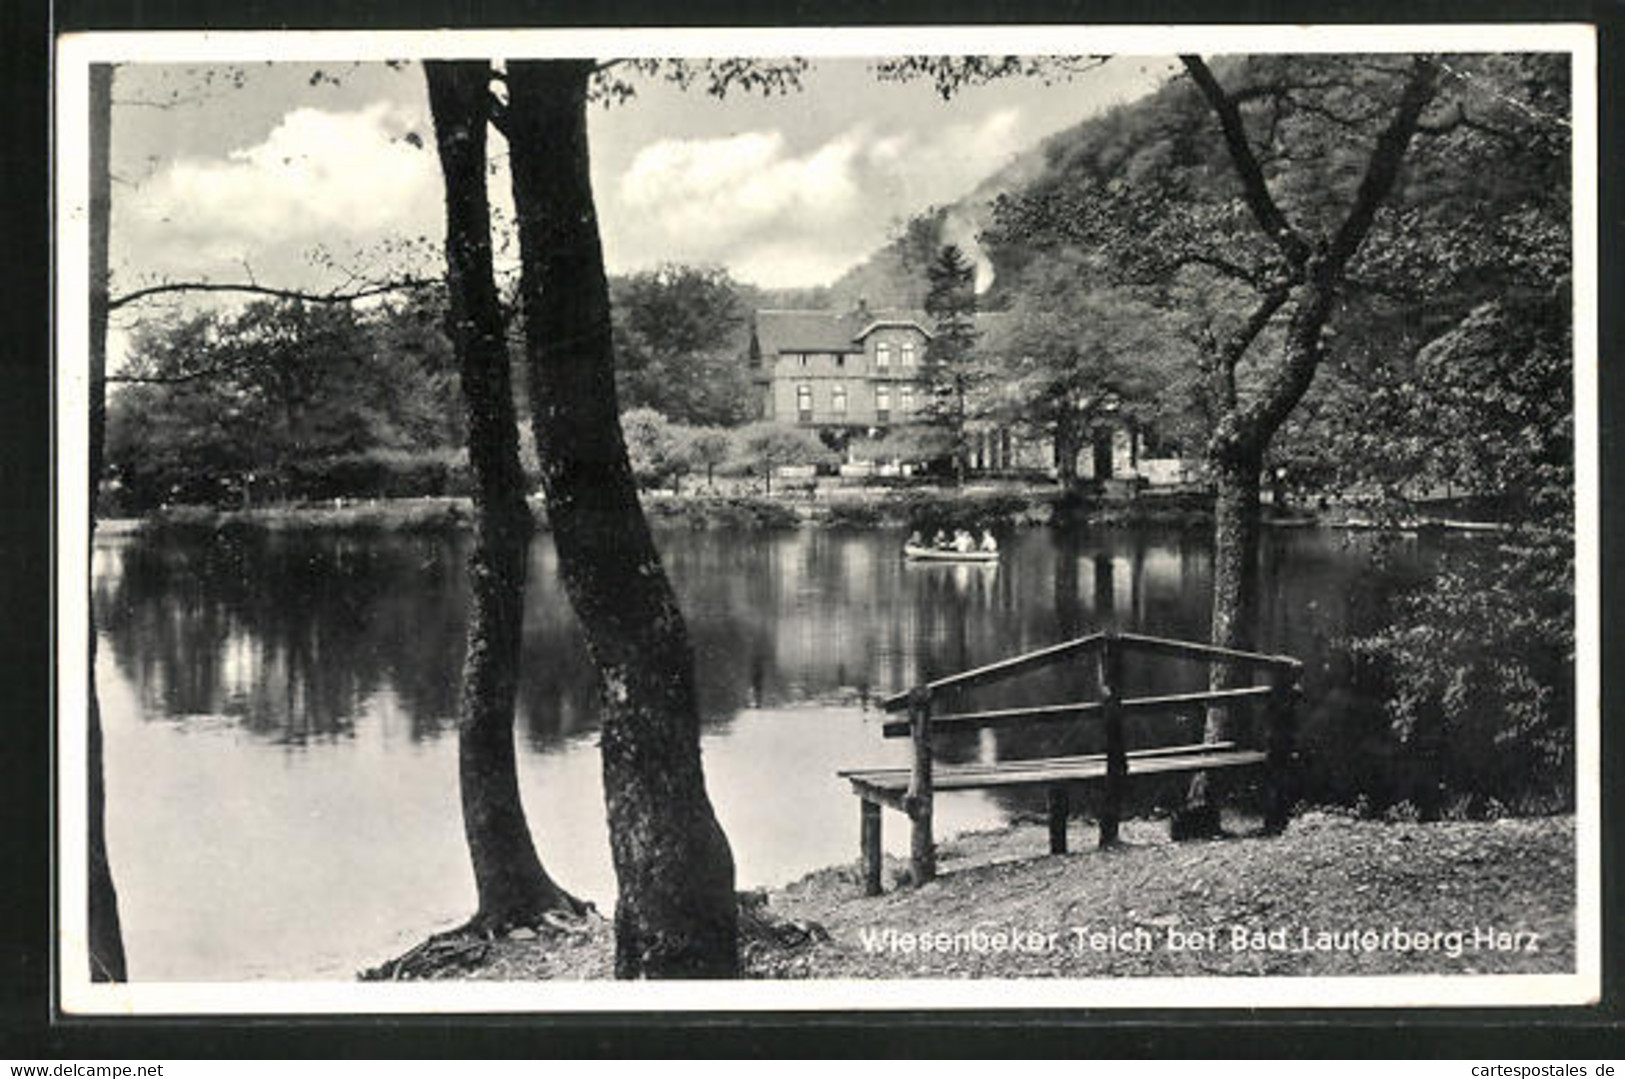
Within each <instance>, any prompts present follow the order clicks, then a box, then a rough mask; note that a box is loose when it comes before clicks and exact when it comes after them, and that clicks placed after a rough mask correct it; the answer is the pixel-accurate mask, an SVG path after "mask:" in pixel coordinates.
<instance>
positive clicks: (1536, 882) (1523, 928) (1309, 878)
mask: <svg viewBox="0 0 1625 1079" xmlns="http://www.w3.org/2000/svg"><path fill="white" fill-rule="evenodd" d="M1238 830H1239V829H1238ZM1124 838H1125V840H1126V843H1125V844H1124V846H1123V847H1121V848H1119V849H1117V850H1113V851H1110V852H1105V853H1102V852H1099V851H1096V850H1094V849H1092V847H1091V846H1090V843H1091V841H1092V836H1091V834H1090V833H1089V831H1088V830H1087V829H1086V828H1085V827H1084V826H1083V825H1082V824H1079V823H1074V825H1073V831H1072V843H1073V845H1074V847H1078V848H1082V849H1080V850H1078V852H1077V853H1073V854H1068V855H1063V856H1059V857H1052V856H1049V855H1048V854H1047V853H1046V851H1047V846H1046V844H1047V832H1046V831H1045V829H1044V828H1043V827H1041V826H1038V825H1016V826H1014V827H1012V828H1008V829H1004V830H1001V831H999V832H993V833H985V834H979V835H973V836H967V837H963V838H961V839H959V840H956V841H955V842H953V843H949V844H945V845H944V847H943V848H942V851H941V872H942V875H941V877H940V878H939V879H938V880H936V881H934V882H932V883H931V884H929V885H927V886H925V887H924V888H918V889H911V888H902V889H898V888H896V887H895V883H894V878H895V874H896V873H897V872H898V871H899V870H900V869H901V868H902V866H901V864H900V863H893V864H888V867H887V869H888V878H890V879H888V885H887V887H888V891H887V892H886V893H885V894H884V895H881V896H877V897H873V898H870V897H865V896H863V895H862V892H861V887H860V885H859V881H858V872H857V867H856V866H855V865H852V866H840V867H833V868H830V869H825V870H821V871H819V872H817V873H813V874H811V875H810V876H808V877H806V878H804V879H803V880H801V881H798V882H796V883H795V884H792V885H790V886H788V887H786V888H784V889H781V890H778V891H775V892H772V893H770V894H769V895H768V897H767V905H766V907H765V912H766V914H767V918H766V919H765V926H766V927H765V929H764V927H763V925H762V924H760V923H761V922H762V920H761V919H752V922H753V926H754V929H753V931H752V932H751V933H750V934H747V943H746V945H745V948H744V954H745V961H746V968H747V971H748V973H749V974H750V976H752V977H768V978H926V977H930V978H940V977H973V978H1029V977H1097V976H1130V977H1132V976H1149V975H1162V976H1168V975H1175V976H1178V975H1259V974H1271V975H1320V976H1328V975H1361V974H1423V973H1442V974H1473V973H1537V972H1538V973H1559V972H1566V971H1570V970H1572V969H1573V968H1574V917H1573V915H1574V860H1575V852H1574V827H1573V820H1572V819H1571V818H1567V817H1548V818H1533V819H1522V820H1503V821H1492V822H1443V823H1433V824H1409V823H1398V824H1390V823H1381V822H1375V821H1360V820H1351V819H1348V818H1343V817H1336V816H1329V815H1324V814H1310V815H1308V816H1306V817H1304V818H1301V819H1299V820H1297V821H1294V822H1293V825H1292V827H1291V828H1290V829H1289V830H1288V831H1287V833H1286V835H1284V836H1281V837H1278V838H1264V837H1260V836H1256V835H1245V834H1244V835H1241V836H1239V837H1237V838H1231V839H1225V840H1218V841H1213V842H1202V843H1180V844H1175V843H1171V842H1169V841H1168V839H1167V837H1166V828H1165V827H1164V826H1162V825H1159V824H1157V823H1154V822H1142V821H1134V822H1129V823H1127V824H1126V825H1125V828H1124ZM815 925H816V926H817V927H821V929H822V931H823V932H816V931H815V932H814V933H813V934H812V936H811V937H809V936H808V935H807V933H805V932H804V931H802V930H804V929H806V928H810V927H812V926H815ZM798 926H799V927H802V929H798V928H797V927H798ZM773 927H777V929H776V931H775V929H774V928H773ZM582 928H583V931H582V932H577V933H551V932H550V933H547V934H546V935H542V936H537V937H533V938H527V939H509V940H500V941H494V942H490V945H489V947H487V948H486V949H485V950H484V952H483V954H481V955H480V956H479V957H478V959H477V961H476V962H474V963H473V964H472V965H467V966H462V967H460V968H458V969H455V970H448V971H447V972H446V976H452V977H474V978H503V979H540V978H603V977H608V976H609V975H610V971H611V969H612V963H611V958H610V957H611V951H612V947H613V945H612V940H611V933H610V930H609V926H608V925H607V923H605V922H603V921H602V920H597V921H592V922H589V923H587V924H586V925H585V926H583V927H582ZM824 933H827V939H824ZM787 942H788V943H787Z"/></svg>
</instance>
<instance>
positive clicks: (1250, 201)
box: [1179, 54, 1309, 266]
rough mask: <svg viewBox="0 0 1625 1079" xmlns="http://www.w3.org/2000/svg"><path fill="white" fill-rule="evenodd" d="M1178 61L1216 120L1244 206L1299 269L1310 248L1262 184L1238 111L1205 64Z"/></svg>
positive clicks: (1185, 59)
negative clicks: (1239, 185) (1239, 182)
mask: <svg viewBox="0 0 1625 1079" xmlns="http://www.w3.org/2000/svg"><path fill="white" fill-rule="evenodd" d="M1179 59H1180V62H1181V63H1183V64H1184V65H1185V70H1186V71H1188V72H1190V76H1191V79H1192V80H1193V81H1195V83H1196V85H1197V88H1198V89H1200V90H1201V91H1202V96H1203V97H1205V98H1206V99H1207V102H1208V105H1209V106H1210V107H1211V108H1212V109H1213V112H1214V114H1215V115H1216V116H1217V117H1218V119H1219V128H1220V130H1221V131H1222V132H1223V133H1224V143H1225V147H1226V148H1227V149H1228V150H1229V152H1230V160H1231V163H1232V164H1233V165H1234V166H1235V168H1236V174H1237V175H1238V176H1239V177H1240V178H1241V186H1242V192H1243V194H1244V195H1245V197H1246V200H1247V206H1248V208H1249V209H1250V210H1252V213H1253V216H1254V217H1255V218H1257V219H1258V224H1259V227H1260V228H1262V229H1263V230H1264V234H1265V235H1267V236H1268V237H1269V238H1270V239H1271V240H1273V241H1275V245H1276V246H1277V247H1279V248H1280V249H1281V253H1282V254H1284V255H1285V256H1286V258H1287V261H1288V262H1290V263H1292V264H1293V265H1294V266H1296V265H1301V264H1302V263H1303V261H1304V260H1305V259H1307V258H1308V257H1309V245H1308V244H1307V243H1305V242H1304V239H1303V237H1302V236H1300V235H1298V231H1297V230H1296V229H1294V228H1293V227H1292V223H1291V222H1290V221H1288V220H1287V219H1286V215H1285V214H1283V213H1282V212H1281V208H1280V207H1279V206H1278V205H1276V203H1275V199H1274V197H1273V196H1272V195H1271V194H1270V190H1269V185H1268V184H1267V183H1266V182H1265V180H1264V170H1263V168H1262V167H1261V166H1260V165H1259V163H1258V158H1257V157H1256V156H1254V154H1253V149H1252V144H1251V143H1249V142H1248V140H1247V125H1246V123H1245V121H1243V120H1242V117H1241V110H1240V109H1239V108H1237V106H1236V103H1235V101H1234V100H1232V99H1231V97H1230V96H1229V95H1228V94H1226V93H1225V92H1224V88H1223V87H1222V86H1220V85H1219V82H1218V80H1217V79H1215V78H1214V77H1213V72H1212V71H1210V70H1209V69H1208V66H1207V63H1206V62H1205V61H1204V60H1203V59H1202V58H1201V57H1200V56H1194V55H1190V54H1184V55H1181V56H1180V58H1179Z"/></svg>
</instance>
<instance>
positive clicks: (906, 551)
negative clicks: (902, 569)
mask: <svg viewBox="0 0 1625 1079" xmlns="http://www.w3.org/2000/svg"><path fill="white" fill-rule="evenodd" d="M903 557H904V558H906V559H908V560H909V561H910V562H982V563H988V562H997V561H998V560H999V552H998V551H955V550H941V549H939V548H936V547H917V546H915V545H914V544H912V543H905V544H904V545H903Z"/></svg>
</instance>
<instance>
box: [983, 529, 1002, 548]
mask: <svg viewBox="0 0 1625 1079" xmlns="http://www.w3.org/2000/svg"><path fill="white" fill-rule="evenodd" d="M998 549H999V541H998V540H996V539H994V538H993V533H991V532H989V531H988V530H987V529H985V528H984V529H982V550H984V551H986V552H987V553H989V554H995V553H997V551H998Z"/></svg>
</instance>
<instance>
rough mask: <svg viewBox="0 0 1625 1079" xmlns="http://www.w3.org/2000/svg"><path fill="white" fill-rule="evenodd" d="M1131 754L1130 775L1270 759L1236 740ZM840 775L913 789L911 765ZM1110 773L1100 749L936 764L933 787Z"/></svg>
mask: <svg viewBox="0 0 1625 1079" xmlns="http://www.w3.org/2000/svg"><path fill="white" fill-rule="evenodd" d="M1127 758H1128V774H1129V775H1130V776H1141V775H1152V774H1155V773H1159V772H1205V771H1207V770H1209V769H1213V768H1239V767H1246V766H1249V765H1261V764H1263V763H1265V761H1266V760H1267V754H1265V753H1264V752H1263V751H1261V750H1252V749H1237V748H1236V745H1235V743H1234V742H1207V743H1201V744H1197V745H1186V746H1165V747H1162V748H1159V749H1143V750H1136V751H1133V752H1130V753H1128V754H1127ZM838 774H839V775H840V776H841V777H842V778H844V779H847V780H849V781H850V782H851V784H852V787H853V789H854V791H856V792H857V793H858V794H859V795H867V794H871V793H872V794H873V795H875V796H876V797H877V799H878V800H880V801H884V802H887V803H891V802H893V801H895V800H896V798H897V796H898V795H900V794H902V793H903V792H905V791H907V790H908V782H909V769H908V768H906V767H902V768H852V769H847V770H845V771H842V772H840V773H838ZM1105 775H1106V755H1105V754H1104V753H1096V754H1090V755H1088V756H1078V757H1041V758H1036V759H1027V760H1016V761H1000V762H998V763H996V764H943V765H938V766H937V767H936V768H935V769H933V771H932V774H931V786H932V788H933V789H934V790H938V791H954V790H980V789H983V788H987V787H1021V786H1042V785H1046V784H1052V783H1074V782H1081V781H1085V780H1091V779H1102V778H1104V777H1105ZM888 795H889V796H890V797H888Z"/></svg>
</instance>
